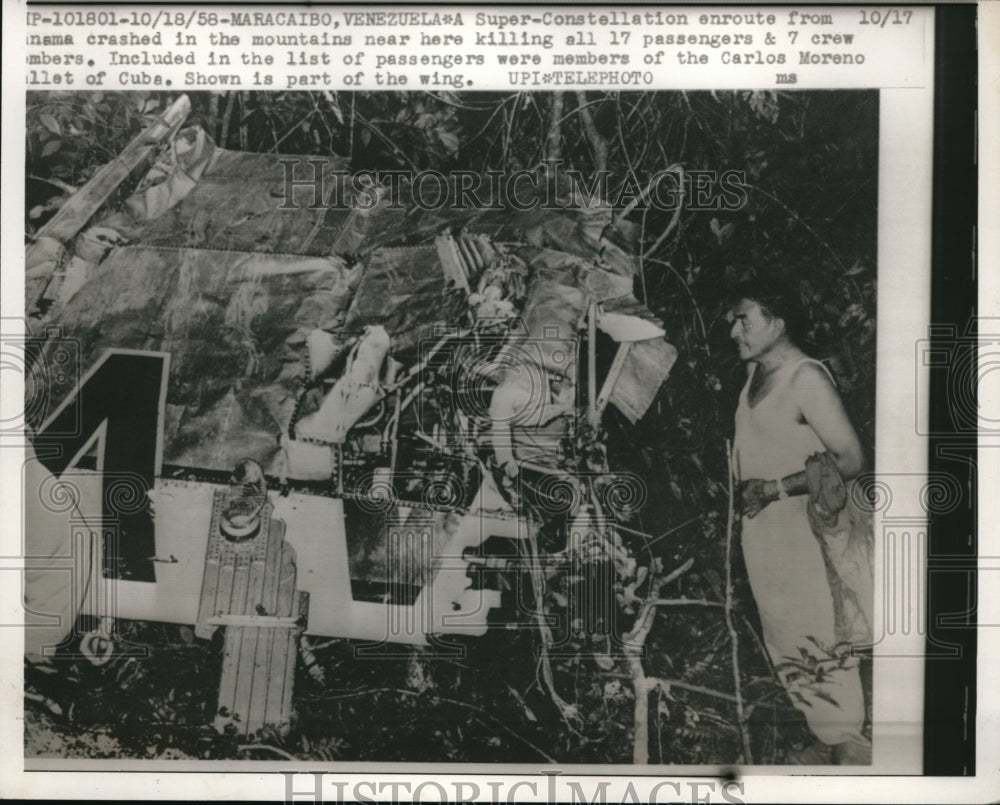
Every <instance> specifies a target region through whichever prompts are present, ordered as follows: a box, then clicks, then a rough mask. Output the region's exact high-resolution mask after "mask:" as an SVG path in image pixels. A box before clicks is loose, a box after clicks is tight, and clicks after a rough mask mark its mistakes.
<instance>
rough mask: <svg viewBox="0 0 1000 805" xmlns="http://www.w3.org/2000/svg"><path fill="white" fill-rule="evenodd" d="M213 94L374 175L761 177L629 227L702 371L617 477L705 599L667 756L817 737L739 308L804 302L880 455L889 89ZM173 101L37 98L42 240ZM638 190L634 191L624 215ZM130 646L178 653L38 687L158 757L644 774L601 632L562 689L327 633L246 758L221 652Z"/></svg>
mask: <svg viewBox="0 0 1000 805" xmlns="http://www.w3.org/2000/svg"><path fill="white" fill-rule="evenodd" d="M190 97H191V99H192V103H193V108H194V112H193V114H192V117H191V119H189V122H191V123H196V124H198V125H201V126H202V127H203V128H204V129H205V130H206V131H207V132H208V133H209V134H210V135H211V136H212V137H213V138H214V139H215V140H216V142H217V143H219V144H220V145H222V146H224V147H227V148H233V149H243V150H249V151H261V152H278V153H284V154H337V155H341V156H345V157H348V158H349V159H350V164H351V166H352V168H354V169H362V168H373V169H388V168H409V169H436V170H439V171H442V172H448V171H453V170H458V169H463V170H474V171H481V172H484V171H487V170H497V171H503V172H507V173H509V172H511V171H513V170H518V169H528V170H536V169H541V166H542V163H543V161H544V160H545V159H547V158H548V159H552V158H558V159H560V160H561V161H562V163H563V165H564V166H565V167H567V168H570V169H576V170H579V171H580V172H581V173H582V174H583V175H584V176H587V177H592V176H593V175H595V173H596V172H597V171H600V170H604V169H606V170H608V171H609V172H610V173H611V175H612V177H624V176H625V175H626V174H631V175H633V176H635V177H638V178H639V179H640V182H641V180H642V178H643V177H651V176H652V175H654V174H655V173H656V172H657V171H660V170H663V169H665V168H669V167H673V168H675V169H677V170H681V171H686V172H690V171H694V170H714V171H718V172H721V171H724V170H736V171H742V172H743V173H744V175H745V186H746V191H747V193H746V203H745V204H744V205H743V206H742V207H740V208H739V209H735V210H728V211H727V210H722V209H719V210H702V211H696V210H689V209H683V208H682V209H680V210H679V211H671V210H662V209H657V208H656V207H655V206H652V205H648V204H645V203H642V199H639V200H638V201H637V202H636V203H635V204H630V205H626V206H625V207H619V208H618V209H616V210H615V215H616V216H617V217H619V218H621V219H624V220H625V221H626V222H628V225H631V227H630V228H631V229H632V230H633V231H634V232H635V234H636V243H635V253H636V254H638V255H640V276H639V277H638V278H637V281H636V288H635V293H636V296H637V297H638V298H639V299H640V300H642V301H644V302H645V303H646V304H647V305H648V306H649V308H651V309H652V310H653V312H654V313H655V314H656V315H657V316H659V317H660V318H661V319H662V321H663V322H664V324H665V327H666V330H667V338H668V340H670V341H671V343H673V344H674V345H676V346H677V348H678V350H679V352H680V357H679V359H678V361H677V363H676V365H675V367H674V369H673V372H672V374H671V376H670V378H669V379H668V380H667V382H666V383H665V384H664V385H663V387H662V389H661V391H660V393H659V396H658V398H657V400H656V401H655V402H654V403H653V406H652V408H651V409H650V411H649V412H648V413H647V415H646V416H645V417H644V418H643V419H642V420H640V422H639V423H638V424H637V425H634V426H633V425H631V424H630V423H629V422H628V421H627V420H625V419H624V417H622V416H621V415H619V414H617V412H616V411H615V410H614V409H609V411H608V414H607V415H606V417H605V425H606V428H607V437H606V444H607V450H608V459H609V463H610V465H611V466H612V467H614V468H618V469H623V470H628V471H631V472H634V473H636V474H638V475H639V476H640V477H642V478H644V479H645V480H646V486H647V500H646V502H645V506H644V507H643V508H642V510H641V512H640V513H639V515H638V516H637V517H636V518H635V519H634V520H633V521H632V522H631V523H629V524H628V525H629V528H631V529H632V533H631V534H630V535H629V534H626V536H627V539H626V546H627V548H628V551H629V553H630V555H631V556H633V557H635V559H636V561H637V562H638V563H639V564H640V565H641V566H643V567H645V568H646V571H645V573H646V577H647V578H649V579H652V578H654V577H657V578H659V579H660V580H661V581H662V580H663V579H664V578H666V577H668V575H675V577H674V578H672V579H671V580H670V581H669V582H666V583H665V584H664V586H663V588H662V589H661V590H660V597H661V598H664V599H671V600H678V599H689V600H690V601H691V602H692V603H691V604H690V605H687V606H664V607H661V608H659V609H658V610H657V611H656V612H654V613H653V614H652V616H651V619H650V622H649V625H648V629H646V632H645V633H644V638H645V647H646V652H645V657H644V658H642V659H641V663H642V668H643V673H644V674H645V675H647V676H648V678H649V680H653V682H652V683H651V684H650V685H649V687H648V688H647V689H645V690H644V691H642V692H640V696H648V699H647V700H646V701H645V702H643V704H645V705H648V724H647V727H648V747H647V748H648V758H649V762H651V763H684V764H690V763H714V762H732V761H734V760H736V759H738V758H742V759H743V760H744V761H746V760H753V761H754V762H758V763H760V762H764V763H768V762H782V760H783V759H784V758H785V757H786V755H787V753H788V752H789V751H790V750H791V749H792V748H793V747H794V746H795V745H796V744H797V743H801V742H803V741H805V740H807V738H808V735H807V732H806V730H805V728H804V726H803V722H802V719H801V716H800V715H799V714H798V713H797V711H795V710H794V709H793V708H792V706H791V704H790V702H789V701H788V698H787V695H786V694H785V692H784V690H783V689H782V688H781V687H780V686H778V685H777V684H776V683H775V682H774V681H773V677H772V673H771V669H770V667H769V664H768V661H767V659H766V657H765V655H764V654H763V652H762V648H761V644H760V639H759V637H758V635H759V623H758V622H757V620H756V614H755V610H754V605H753V599H752V596H751V595H750V592H749V589H748V587H747V584H746V581H745V573H744V571H743V569H742V566H741V565H740V559H739V551H738V529H737V533H736V534H735V535H734V536H733V541H734V549H733V557H732V567H731V574H730V572H729V570H728V569H727V531H728V528H729V526H730V522H729V516H728V511H729V505H730V493H729V485H728V470H727V455H726V441H725V440H726V438H727V437H729V436H731V433H732V418H733V412H734V410H735V405H736V400H737V397H738V394H739V390H740V388H741V386H742V384H743V381H744V375H743V370H742V367H741V365H740V364H739V361H738V360H737V357H736V354H735V350H734V349H733V348H732V346H731V344H730V342H729V338H728V327H727V325H726V323H725V318H724V314H725V311H726V308H725V298H726V293H727V290H728V289H729V288H731V287H732V286H733V285H734V284H735V283H737V282H740V281H742V280H745V279H748V278H752V277H764V278H780V279H782V280H784V281H787V282H790V283H792V284H793V285H794V286H795V287H797V289H798V291H799V293H800V296H801V301H802V303H803V305H804V306H805V308H806V310H807V312H808V339H807V342H806V344H804V347H805V348H806V349H807V351H809V352H810V353H811V354H813V355H815V356H816V357H818V358H821V359H824V360H825V361H826V362H827V363H828V365H829V366H830V368H831V369H832V370H833V372H834V374H835V376H836V378H837V381H838V384H839V385H840V388H841V392H842V394H843V396H844V400H845V403H846V405H847V408H848V411H849V413H850V414H851V416H852V419H853V421H854V423H855V426H856V427H857V429H858V432H859V434H860V436H861V441H862V443H863V444H866V445H872V444H874V410H875V409H874V400H875V395H874V388H875V386H874V384H875V332H876V262H875V261H876V199H877V176H878V170H877V153H878V95H877V93H875V92H846V91H831V92H750V91H741V92H661V93H652V92H651V93H629V92H622V93H616V92H590V93H582V92H575V93H574V92H565V93H521V92H516V93H508V94H500V93H482V92H465V93H461V94H455V93H447V92H441V93H429V92H413V93H376V92H354V93H344V92H339V93H338V92H313V93H292V92H270V93H267V92H249V91H248V92H230V93H222V94H214V93H193V94H192V95H191V96H190ZM171 100H172V96H169V95H167V94H162V95H161V94H149V93H98V92H73V93H68V92H66V93H33V94H30V95H29V98H28V112H27V114H28V121H27V164H26V174H27V196H28V198H27V204H26V211H27V216H26V227H27V234H28V237H29V238H30V237H31V235H32V234H33V232H34V231H35V230H36V229H37V228H38V227H39V226H40V225H41V224H43V223H44V221H45V220H46V219H47V218H48V217H49V216H51V214H52V212H53V211H54V210H55V209H57V208H58V207H59V205H60V204H61V203H63V201H64V200H65V199H66V198H67V197H68V195H69V194H70V193H71V192H72V191H73V190H75V189H76V188H79V187H80V186H81V185H82V184H83V183H84V182H85V181H86V179H87V178H88V177H89V176H90V175H92V174H93V172H94V170H96V168H97V167H99V166H100V165H101V164H103V163H105V162H107V161H108V160H110V159H112V158H114V156H115V154H116V153H118V152H119V151H120V150H121V149H122V147H124V145H125V144H126V143H127V142H128V141H129V140H130V139H131V138H132V137H133V136H134V135H135V134H136V133H138V132H139V131H140V130H141V129H142V128H143V126H144V125H145V124H146V123H147V122H148V121H149V119H150V117H151V116H154V115H156V114H157V113H158V112H160V111H161V110H162V109H164V108H165V106H166V105H167V104H168V103H169V102H170V101H171ZM619 189H620V188H619V187H616V186H615V185H614V179H613V181H612V191H613V195H614V196H615V197H617V195H618V190H619ZM626 226H627V225H626ZM870 458H871V457H870ZM643 535H645V536H643ZM678 569H682V570H683V572H679V573H677V574H672V571H675V570H678ZM730 575H731V576H732V583H731V584H728V585H727V581H728V580H729V579H730ZM559 583H560V582H559V581H558V580H555V581H553V582H552V584H551V585H550V587H549V588H548V590H547V593H546V599H545V601H546V603H545V606H546V607H548V608H551V610H552V611H557V610H559V608H560V607H563V606H564V605H565V598H563V593H561V592H560V590H561V588H560V587H559ZM647 583H650V584H651V583H652V582H651V581H649V582H647ZM727 586H729V590H728V593H729V594H730V595H731V596H732V600H731V603H732V616H731V618H729V619H728V620H729V623H728V624H727V618H726V617H725V615H726V613H727V612H728V610H727V608H726V606H725V605H726V600H727ZM619 592H624V590H620V591H619ZM620 603H621V606H620V607H619V609H618V611H617V614H616V617H618V618H619V620H620V629H621V631H628V630H632V629H636V628H637V627H638V626H639V625H640V624H637V620H638V619H639V618H640V617H641V616H642V614H643V610H642V606H641V602H640V603H634V602H632V601H631V600H630V599H629V597H628V596H623V597H622V598H621V599H620ZM122 628H123V629H124V630H125V635H126V636H127V637H128V638H129V639H130V640H133V641H135V642H137V643H144V644H146V645H149V646H150V647H151V651H152V652H153V655H154V657H155V658H156V660H157V661H155V662H139V661H137V660H134V659H133V660H129V659H127V658H124V657H123V658H121V659H116V660H114V661H112V662H111V663H109V664H108V665H105V666H103V667H101V668H91V667H89V666H87V665H86V664H85V663H81V662H79V661H74V662H73V663H71V664H70V665H71V668H72V670H70V671H67V672H65V673H63V674H62V675H61V677H62V678H61V680H60V683H59V684H58V685H52V684H51V681H47V680H46V679H43V678H36V676H35V675H32V676H31V677H29V679H28V685H29V689H33V690H35V691H36V692H37V693H38V695H39V697H40V699H39V701H40V702H41V703H42V705H43V707H48V710H49V711H51V712H52V713H57V716H56V718H55V722H61V723H62V724H63V727H62V728H63V729H66V730H68V731H71V732H74V733H80V732H81V731H82V732H85V733H86V732H90V733H92V734H101V735H105V736H109V737H110V738H111V739H115V740H117V741H119V742H120V744H121V747H128V749H125V750H122V751H124V752H126V753H127V754H131V755H135V756H138V757H169V756H190V757H210V758H223V757H241V758H249V757H253V758H258V759H274V758H275V757H279V756H281V757H289V756H290V757H294V758H299V759H313V760H326V761H335V760H351V761H355V760H407V761H445V760H452V761H475V762H528V761H531V762H534V761H545V760H548V761H556V762H560V763H574V762H579V763H623V762H626V763H627V762H630V761H631V760H632V759H633V744H634V741H635V735H636V730H637V713H638V712H639V711H640V710H645V709H646V708H645V707H636V706H635V705H636V702H635V696H636V689H635V685H634V682H635V678H636V677H635V674H634V669H630V663H631V662H632V660H633V659H634V658H629V657H626V656H624V655H622V654H621V653H620V652H618V653H616V652H615V651H610V650H609V648H610V646H609V643H608V642H607V640H606V639H605V638H602V637H600V635H597V636H594V635H588V634H587V633H586V631H585V630H577V631H575V632H572V633H570V634H568V635H566V639H565V641H564V642H563V643H562V645H561V647H560V651H559V652H557V653H555V654H553V655H552V656H551V658H550V659H551V670H552V678H551V684H549V682H547V681H546V680H543V678H542V669H541V663H540V661H539V655H538V637H537V635H536V634H535V633H534V632H533V631H531V630H509V629H500V630H495V631H491V633H490V634H489V635H488V636H487V637H485V638H482V639H480V640H476V641H470V642H468V643H466V644H464V652H463V653H460V654H454V653H452V652H447V651H440V650H426V651H421V650H417V649H399V648H397V649H395V653H393V654H391V655H390V656H387V657H386V658H385V659H383V660H380V661H378V662H356V661H354V660H353V648H354V647H353V646H352V644H351V643H350V642H348V641H320V640H318V639H317V640H313V641H312V643H311V645H309V646H308V647H307V648H306V649H305V650H304V653H303V658H304V661H303V662H301V663H300V667H299V672H298V673H299V677H298V679H297V682H296V685H297V687H296V696H297V703H298V711H299V714H300V715H299V720H298V722H297V724H296V725H295V726H294V728H293V730H292V732H291V734H290V735H289V736H287V737H285V738H281V737H279V736H263V738H262V745H251V746H241V745H239V744H238V743H237V742H235V741H234V740H232V739H230V738H228V737H225V736H222V737H220V736H215V735H214V733H212V732H211V730H210V729H209V728H206V727H205V726H204V725H206V724H208V723H210V721H211V708H212V706H213V704H212V699H213V696H214V693H215V691H214V683H215V679H216V678H217V676H216V674H215V672H213V671H212V669H213V668H214V667H215V664H216V663H217V662H218V658H217V654H218V651H219V647H218V646H217V645H215V644H207V643H206V644H203V643H199V642H195V641H193V639H192V637H191V635H190V634H188V633H187V632H185V631H184V630H180V631H179V630H177V629H176V627H166V626H162V625H158V624H142V623H134V624H124V625H123V627H122ZM733 632H735V633H736V634H737V635H738V638H739V641H738V651H737V652H736V654H735V656H734V653H733V652H732V651H731V636H732V633H733ZM734 668H735V671H736V674H735V677H736V679H737V680H738V684H737V682H736V681H734ZM42 676H43V677H44V676H46V675H44V674H43V675H42ZM555 691H558V697H556V696H554V695H553V693H554V692H555ZM737 696H739V700H740V705H741V706H740V708H739V709H740V710H742V718H743V722H742V724H741V723H740V721H739V719H738V717H737V702H736V698H737ZM556 698H560V699H561V700H562V702H563V703H564V704H567V705H568V706H569V710H568V711H567V710H565V709H561V708H560V707H559V706H558V702H557V701H556ZM33 718H35V719H39V718H45V719H49V714H48V713H41V712H40V711H39V712H36V713H35V714H34V716H33ZM206 730H207V731H206ZM119 749H120V747H119ZM29 751H30V747H29ZM95 751H97V750H95ZM143 752H145V754H143ZM119 754H120V752H119Z"/></svg>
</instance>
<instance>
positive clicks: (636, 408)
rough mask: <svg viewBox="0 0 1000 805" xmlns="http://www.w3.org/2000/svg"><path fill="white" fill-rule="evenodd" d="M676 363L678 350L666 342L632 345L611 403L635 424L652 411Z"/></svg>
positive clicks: (653, 341)
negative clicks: (648, 411)
mask: <svg viewBox="0 0 1000 805" xmlns="http://www.w3.org/2000/svg"><path fill="white" fill-rule="evenodd" d="M676 360H677V348H676V347H674V346H673V345H672V344H668V343H667V342H666V341H664V340H663V339H660V338H653V339H651V340H649V341H637V342H635V343H633V344H632V348H631V349H630V350H629V352H628V356H627V357H626V358H625V363H624V365H623V366H622V368H621V373H620V374H619V376H618V382H617V383H616V384H615V386H614V388H613V389H612V390H611V394H610V395H609V398H608V399H609V401H610V402H611V403H612V404H614V406H615V407H616V408H618V410H619V411H621V412H622V413H623V414H625V416H626V417H628V420H629V421H630V422H631V423H632V424H633V425H634V424H635V423H636V422H638V421H639V420H640V419H642V417H643V415H644V414H645V413H646V411H647V410H649V406H650V405H652V403H653V400H654V399H655V397H656V392H657V391H658V390H659V388H660V386H661V385H662V384H663V381H664V380H666V379H667V375H669V374H670V370H671V368H672V367H673V365H674V362H675V361H676Z"/></svg>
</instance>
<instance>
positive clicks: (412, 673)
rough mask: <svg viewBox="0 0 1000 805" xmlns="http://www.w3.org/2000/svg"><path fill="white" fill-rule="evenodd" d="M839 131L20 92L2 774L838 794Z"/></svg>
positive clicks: (850, 293) (843, 312)
mask: <svg viewBox="0 0 1000 805" xmlns="http://www.w3.org/2000/svg"><path fill="white" fill-rule="evenodd" d="M878 132H879V120H878V93H877V92H874V91H812V92H796V93H787V92H774V91H743V92H741V91H719V92H651V93H629V92H590V93H588V92H569V91H567V92H514V93H509V94H499V93H474V92H420V93H399V92H357V93H350V94H349V93H333V92H285V93H278V94H268V93H263V92H226V93H189V94H171V93H155V92H117V93H110V92H108V93H102V92H86V91H85V92H75V93H69V92H66V93H60V92H45V93H30V94H29V96H28V105H27V121H26V127H25V136H26V138H27V142H26V149H27V160H28V161H27V165H26V173H27V183H26V193H27V198H26V200H25V211H26V221H25V226H26V230H27V231H28V232H29V245H28V246H27V265H26V297H25V304H26V306H27V307H28V309H29V317H30V318H29V320H30V322H31V325H32V331H33V333H37V334H38V335H37V338H33V339H31V340H30V341H29V342H27V343H26V355H28V356H29V357H30V358H31V360H32V364H31V367H30V374H29V378H30V379H31V380H32V384H31V385H30V386H29V387H28V388H27V393H29V394H30V395H31V396H30V397H28V398H27V400H26V411H29V412H31V413H33V414H34V413H35V412H36V411H37V412H38V413H37V414H35V417H34V418H33V419H32V421H30V422H29V423H28V425H29V427H30V429H31V433H32V438H31V450H32V452H33V454H34V456H33V460H31V461H29V462H28V463H27V464H26V466H25V478H26V482H27V486H28V491H29V493H31V492H33V491H34V490H35V489H37V490H38V494H37V496H32V497H31V498H30V499H28V500H27V503H28V504H30V505H28V506H27V509H26V521H25V527H26V544H27V546H28V548H29V555H36V556H57V555H66V554H72V555H78V556H86V557H91V556H92V557H93V559H92V561H90V562H88V563H87V573H86V574H85V575H84V576H82V577H80V578H72V577H71V576H69V575H67V574H65V573H56V572H52V571H39V572H37V573H35V574H34V575H28V576H27V584H26V590H25V592H26V596H27V602H28V610H29V612H32V613H52V612H56V613H59V614H61V615H62V616H63V617H62V619H61V622H60V623H61V628H54V627H53V626H52V625H51V624H50V623H49V622H47V621H46V618H45V616H44V615H42V614H39V616H38V619H37V623H29V627H28V630H27V642H26V664H25V685H26V686H25V695H26V697H27V698H28V700H29V702H30V706H29V707H27V708H26V711H25V717H26V727H25V752H26V755H27V756H28V757H37V758H46V757H48V758H52V757H56V758H65V757H77V758H135V759H163V758H181V759H183V758H191V759H241V758H242V759H258V760H259V759H268V760H270V759H281V758H288V757H291V758H295V759H303V760H317V761H337V760H342V761H407V762H467V763H526V762H538V761H543V762H550V763H551V762H559V763H583V764H623V763H636V764H658V765H659V764H675V765H700V764H727V763H728V764H744V765H745V764H765V765H774V764H809V765H837V764H839V765H849V766H857V765H867V764H870V763H871V751H872V749H871V704H872V703H871V696H872V686H871V679H872V670H871V661H870V659H869V657H868V649H869V648H870V646H871V643H872V629H871V623H872V609H873V606H874V595H873V570H872V550H873V549H872V541H873V526H872V517H871V501H870V500H869V493H868V492H867V491H866V489H865V484H864V481H865V479H866V478H869V479H870V478H871V469H872V467H873V466H874V460H875V456H874V428H875V418H874V401H875V380H876V365H875V354H874V349H875V341H876V336H877V324H876V323H877V313H878V311H877V309H876V286H877V280H878V265H877V263H876V238H877V232H876V206H877V205H876V200H877V191H878V147H877V146H878ZM80 188H83V190H81V191H80V192H76V191H77V190H78V189H80ZM88 204H89V205H92V207H87V208H85V207H84V205H88Z"/></svg>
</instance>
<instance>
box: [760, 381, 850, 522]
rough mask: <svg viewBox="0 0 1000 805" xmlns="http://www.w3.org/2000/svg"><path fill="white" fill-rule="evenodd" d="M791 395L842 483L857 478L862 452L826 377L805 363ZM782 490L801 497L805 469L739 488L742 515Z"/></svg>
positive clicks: (777, 494)
mask: <svg viewBox="0 0 1000 805" xmlns="http://www.w3.org/2000/svg"><path fill="white" fill-rule="evenodd" d="M791 392H792V394H793V395H794V399H795V402H796V403H797V404H798V406H799V410H800V412H801V413H802V417H803V418H804V419H805V421H806V422H807V423H808V424H809V426H810V427H811V428H812V429H813V430H814V431H816V435H817V436H818V437H819V440H820V441H821V442H822V443H823V446H824V447H825V448H826V450H827V452H828V453H829V454H830V457H831V458H833V460H834V463H835V464H836V465H837V469H838V470H839V471H840V475H841V477H842V478H843V479H844V480H845V481H849V480H850V479H852V478H855V477H857V476H858V475H859V474H860V473H861V472H862V470H864V468H865V456H864V451H863V450H862V449H861V442H860V441H859V440H858V434H857V432H856V431H855V430H854V426H853V425H852V424H851V420H850V418H849V417H848V416H847V411H846V410H845V409H844V404H843V402H841V399H840V395H839V394H838V393H837V389H836V388H834V386H833V383H831V382H830V378H829V377H827V376H826V373H825V372H824V371H823V370H822V369H820V368H819V367H818V366H817V365H816V364H813V363H805V364H803V365H802V366H800V367H799V368H798V370H797V371H796V373H795V376H794V377H793V378H792V381H791ZM779 484H780V487H779ZM782 491H783V492H784V494H786V495H802V494H805V493H806V492H807V491H809V489H808V484H807V482H806V472H805V468H803V469H802V470H801V471H800V472H795V473H792V474H791V475H786V476H785V477H784V478H769V479H757V478H755V479H752V480H749V481H747V482H746V483H745V484H744V488H743V513H744V514H746V515H748V516H749V517H753V516H755V515H756V514H757V512H759V511H760V510H761V509H762V508H764V507H765V506H766V505H767V504H768V503H770V502H772V501H774V500H777V499H778V498H779V497H780V496H781V492H782Z"/></svg>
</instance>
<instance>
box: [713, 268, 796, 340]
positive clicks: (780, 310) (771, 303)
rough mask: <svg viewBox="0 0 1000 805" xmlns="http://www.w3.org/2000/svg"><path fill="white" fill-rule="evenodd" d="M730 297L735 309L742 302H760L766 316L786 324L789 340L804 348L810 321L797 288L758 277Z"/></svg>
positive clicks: (743, 285)
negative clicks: (743, 300) (803, 341)
mask: <svg viewBox="0 0 1000 805" xmlns="http://www.w3.org/2000/svg"><path fill="white" fill-rule="evenodd" d="M728 297H729V302H730V304H731V305H735V304H737V303H738V302H739V301H740V300H741V299H747V300H749V301H751V302H756V303H757V304H758V305H759V306H760V309H761V312H763V313H764V315H766V316H769V317H770V318H772V319H781V320H782V321H784V322H785V333H786V334H787V335H788V338H789V339H790V340H791V341H792V342H793V343H796V344H801V341H802V339H803V338H804V337H805V334H806V331H807V329H808V324H809V320H808V317H807V316H806V312H805V309H804V308H803V305H802V296H801V294H800V293H799V290H798V287H797V286H794V285H791V284H790V283H788V282H785V281H784V280H778V279H767V278H764V277H758V278H757V279H753V280H748V281H747V282H743V283H740V284H739V285H737V286H735V287H734V288H733V289H732V291H731V293H729V294H728Z"/></svg>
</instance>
